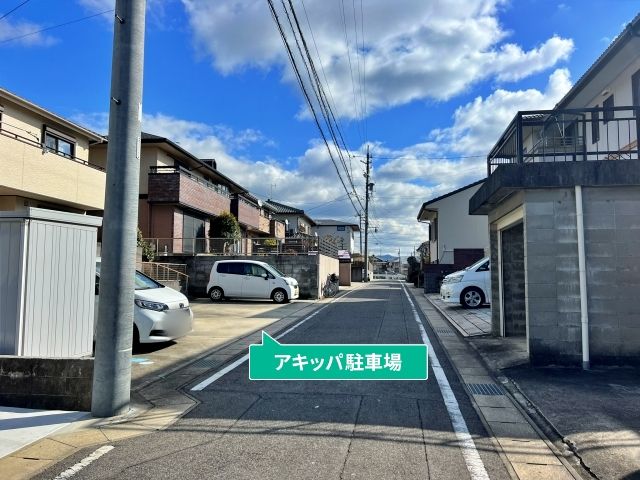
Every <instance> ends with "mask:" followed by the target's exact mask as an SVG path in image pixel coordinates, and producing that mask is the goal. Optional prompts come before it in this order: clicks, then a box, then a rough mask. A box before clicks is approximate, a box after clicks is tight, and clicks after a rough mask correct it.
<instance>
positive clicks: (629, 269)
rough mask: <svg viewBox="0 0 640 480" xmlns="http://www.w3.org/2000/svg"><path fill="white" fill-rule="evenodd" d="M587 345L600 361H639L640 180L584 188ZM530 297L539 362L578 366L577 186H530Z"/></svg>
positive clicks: (532, 346) (533, 350)
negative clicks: (636, 184)
mask: <svg viewBox="0 0 640 480" xmlns="http://www.w3.org/2000/svg"><path fill="white" fill-rule="evenodd" d="M583 210H584V227H585V255H586V267H587V296H588V312H589V335H590V339H589V340H590V341H589V348H590V354H591V362H592V363H595V364H640V308H639V307H638V304H637V300H636V297H637V292H638V291H640V215H639V214H640V187H583ZM525 252H526V253H525V261H526V273H527V278H526V292H527V293H526V296H527V315H528V323H529V351H530V356H531V361H532V362H533V363H536V364H550V363H557V364H570V365H580V363H581V359H582V344H581V332H582V330H581V324H580V284H579V271H578V244H577V231H576V216H575V192H574V189H559V188H558V189H543V190H527V191H526V201H525Z"/></svg>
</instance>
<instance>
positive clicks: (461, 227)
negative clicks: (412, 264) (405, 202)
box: [429, 184, 489, 263]
mask: <svg viewBox="0 0 640 480" xmlns="http://www.w3.org/2000/svg"><path fill="white" fill-rule="evenodd" d="M481 186H482V184H478V185H475V186H473V187H470V188H467V189H466V190H463V191H461V192H459V193H456V194H455V195H451V196H449V197H447V198H443V199H442V200H440V201H438V202H435V203H432V204H430V205H429V208H430V209H437V210H438V237H437V256H432V257H431V261H432V262H435V260H436V258H437V259H443V254H444V252H445V250H446V251H447V252H453V250H454V249H455V248H484V250H485V253H488V252H489V224H488V221H487V216H486V215H469V199H470V198H471V197H472V196H473V195H474V194H475V193H476V192H477V191H478V190H479V189H480V187H481ZM430 244H431V246H432V247H434V248H433V249H432V255H433V254H434V253H436V252H435V251H434V250H435V247H436V242H434V241H431V242H430ZM448 256H449V255H447V257H448ZM443 260H448V259H447V258H445V259H443ZM451 260H453V258H451ZM441 263H442V262H441Z"/></svg>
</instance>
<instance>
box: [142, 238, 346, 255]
mask: <svg viewBox="0 0 640 480" xmlns="http://www.w3.org/2000/svg"><path fill="white" fill-rule="evenodd" d="M145 241H147V242H148V243H149V245H151V248H153V250H154V251H155V252H156V256H157V257H162V256H169V255H197V254H210V255H308V254H317V253H318V252H319V253H321V254H323V255H327V256H331V257H334V258H338V247H337V246H336V245H334V244H333V243H331V242H329V241H327V240H325V239H322V238H320V239H316V238H315V237H313V238H286V239H284V240H283V239H279V238H263V237H259V238H244V237H243V238H240V239H237V240H234V239H229V238H204V237H199V238H146V239H145Z"/></svg>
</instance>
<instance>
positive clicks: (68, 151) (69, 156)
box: [0, 88, 105, 213]
mask: <svg viewBox="0 0 640 480" xmlns="http://www.w3.org/2000/svg"><path fill="white" fill-rule="evenodd" d="M102 141H103V139H102V137H101V136H100V135H98V134H96V133H94V132H92V131H90V130H88V129H86V128H83V127H81V126H79V125H77V124H75V123H73V122H71V121H69V120H67V119H65V118H62V117H60V116H59V115H56V114H55V113H52V112H49V111H48V110H45V109H44V108H42V107H39V106H38V105H35V104H34V103H31V102H30V101H28V100H25V99H24V98H21V97H19V96H18V95H15V94H13V93H11V92H9V91H7V90H5V89H2V88H0V158H2V165H3V166H2V175H0V210H21V209H23V208H25V207H40V208H48V209H52V210H64V211H69V212H75V213H87V212H95V211H102V209H103V208H104V191H105V172H104V169H103V165H99V164H94V163H92V162H90V161H89V147H90V145H94V144H98V143H100V142H102Z"/></svg>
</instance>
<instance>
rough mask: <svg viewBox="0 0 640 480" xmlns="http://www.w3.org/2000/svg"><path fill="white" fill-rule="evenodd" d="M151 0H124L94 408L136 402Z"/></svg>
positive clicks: (106, 413)
mask: <svg viewBox="0 0 640 480" xmlns="http://www.w3.org/2000/svg"><path fill="white" fill-rule="evenodd" d="M145 4H146V1H145V0H116V8H115V22H114V31H113V57H112V65H111V100H110V107H109V144H108V145H107V182H106V192H105V206H104V221H103V225H104V227H103V230H102V246H103V248H102V262H101V267H100V303H99V311H98V325H97V330H96V357H95V364H94V369H93V396H92V400H91V413H92V414H93V415H94V416H96V417H111V416H114V415H120V414H123V413H125V412H126V411H127V410H128V409H129V401H130V393H131V344H132V336H133V300H134V277H135V255H136V227H137V225H138V193H139V192H138V182H139V175H140V128H141V121H142V72H143V58H144V26H145V25H144V17H145Z"/></svg>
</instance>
